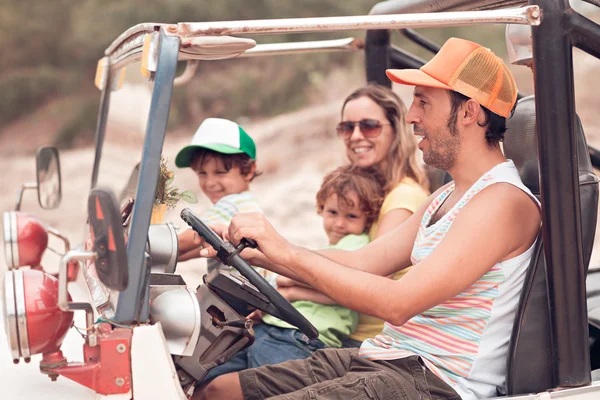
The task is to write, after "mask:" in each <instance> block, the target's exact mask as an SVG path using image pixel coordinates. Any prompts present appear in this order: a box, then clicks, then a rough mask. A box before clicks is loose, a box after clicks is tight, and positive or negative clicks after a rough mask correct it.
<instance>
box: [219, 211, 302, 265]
mask: <svg viewBox="0 0 600 400" xmlns="http://www.w3.org/2000/svg"><path fill="white" fill-rule="evenodd" d="M228 232H229V235H228V236H229V239H230V241H231V242H232V243H233V244H234V245H237V244H238V243H239V242H240V241H241V240H242V238H246V239H254V241H256V243H258V250H260V252H261V253H262V254H264V255H265V256H266V257H267V258H268V259H269V260H271V261H272V262H274V263H277V264H282V265H288V264H289V263H290V260H291V258H292V257H293V250H294V246H292V245H291V244H290V243H289V242H288V241H287V240H285V239H284V238H283V237H282V236H281V235H280V234H279V233H278V232H277V231H276V230H275V228H273V225H271V223H270V222H269V221H268V220H267V218H266V217H265V216H264V215H263V214H262V213H239V214H235V215H234V216H233V219H232V220H231V223H230V224H229V230H228Z"/></svg>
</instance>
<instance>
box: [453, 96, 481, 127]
mask: <svg viewBox="0 0 600 400" xmlns="http://www.w3.org/2000/svg"><path fill="white" fill-rule="evenodd" d="M480 114H483V110H482V109H481V105H479V103H478V102H477V101H475V100H473V99H469V100H467V101H466V102H465V103H464V104H463V107H462V110H460V111H459V117H460V120H461V122H462V124H463V125H471V124H474V123H477V122H479V119H480V117H479V115H480Z"/></svg>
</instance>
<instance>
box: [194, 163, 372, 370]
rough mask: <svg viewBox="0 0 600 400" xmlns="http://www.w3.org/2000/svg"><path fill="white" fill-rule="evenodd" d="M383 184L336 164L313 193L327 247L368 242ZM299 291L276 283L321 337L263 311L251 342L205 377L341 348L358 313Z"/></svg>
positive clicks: (361, 171)
mask: <svg viewBox="0 0 600 400" xmlns="http://www.w3.org/2000/svg"><path fill="white" fill-rule="evenodd" d="M383 187H384V180H383V177H382V176H380V175H379V174H378V173H377V172H376V171H375V170H371V169H360V168H356V167H352V166H345V167H340V168H338V169H336V170H335V171H333V172H331V173H329V174H328V175H327V176H326V177H325V178H324V179H323V183H322V185H321V188H320V190H319V192H318V193H317V212H318V213H319V215H321V216H322V217H323V228H324V230H325V233H326V234H327V237H328V239H329V247H330V248H336V249H344V250H355V249H358V248H360V247H363V246H365V245H366V244H367V243H368V242H369V237H368V234H367V232H368V230H369V228H370V226H371V224H372V223H373V222H374V221H375V219H376V217H377V215H378V213H379V208H380V207H381V204H382V202H383V197H384V189H383ZM278 284H284V285H285V278H281V279H279V280H278ZM302 290H304V288H303V287H294V288H288V287H283V288H280V291H281V292H282V294H283V295H284V297H286V298H287V300H288V301H292V302H293V303H292V305H293V306H294V307H295V308H296V309H297V310H298V311H300V313H302V314H303V315H304V316H305V317H306V318H307V319H308V320H309V321H310V322H311V323H312V324H313V325H315V327H316V328H317V330H318V331H319V339H314V340H310V339H308V337H306V336H305V335H304V334H303V333H302V332H300V331H298V330H297V329H296V328H295V327H293V326H291V325H289V324H287V323H286V322H284V321H281V320H279V319H277V318H275V317H273V316H270V315H266V316H265V317H264V318H263V322H264V323H262V324H258V325H256V326H255V327H254V331H255V341H254V343H253V344H252V346H250V347H249V348H247V349H245V350H243V351H241V352H240V353H238V354H236V355H235V356H234V357H233V358H232V359H230V360H229V361H228V362H226V363H225V364H223V365H220V366H218V367H216V368H214V369H212V370H211V371H210V372H209V373H208V375H207V376H206V378H205V379H204V380H203V381H204V382H207V381H209V380H212V379H214V378H216V377H217V376H219V375H222V374H225V373H228V372H233V371H241V370H244V369H247V368H253V367H258V366H262V365H268V364H276V363H280V362H283V361H287V360H295V359H301V358H306V357H308V356H310V355H311V354H312V353H313V352H315V351H316V350H318V349H321V348H325V347H333V348H339V347H341V345H342V340H343V339H345V338H346V337H347V336H348V335H349V334H350V333H352V332H353V331H354V329H355V328H356V324H357V323H358V313H356V312H354V311H351V310H349V309H347V308H345V307H341V306H338V305H336V304H335V303H333V302H329V305H323V304H319V303H316V302H312V301H304V300H303V301H294V296H298V297H302V296H303V293H302ZM321 301H322V300H321ZM256 314H259V313H256ZM255 318H256V315H255Z"/></svg>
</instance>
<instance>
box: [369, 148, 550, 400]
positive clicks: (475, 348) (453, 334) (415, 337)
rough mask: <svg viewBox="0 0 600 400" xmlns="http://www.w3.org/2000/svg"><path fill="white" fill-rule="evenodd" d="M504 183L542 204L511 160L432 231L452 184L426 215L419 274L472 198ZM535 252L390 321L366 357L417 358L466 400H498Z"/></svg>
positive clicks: (415, 254) (417, 253)
mask: <svg viewBox="0 0 600 400" xmlns="http://www.w3.org/2000/svg"><path fill="white" fill-rule="evenodd" d="M500 182H502V183H509V184H512V185H514V186H516V187H518V188H519V189H521V190H523V191H524V192H525V193H527V194H528V195H529V196H530V197H531V198H532V199H533V200H534V201H535V202H536V204H538V206H539V202H538V200H537V199H536V198H535V196H533V194H531V192H530V191H529V189H528V188H527V187H526V186H525V185H523V183H522V182H521V179H520V177H519V173H518V171H517V169H516V167H515V165H514V164H513V162H512V161H510V160H509V161H507V162H504V163H501V164H498V165H496V166H495V167H494V168H492V169H491V170H490V171H488V172H487V173H486V174H484V175H483V176H482V177H481V178H479V180H478V181H477V182H476V183H475V184H474V185H473V186H472V187H471V188H469V190H468V191H467V192H466V193H465V194H464V195H463V197H462V198H461V199H460V200H459V201H458V202H457V203H456V205H455V206H454V207H453V208H452V209H450V211H448V212H447V213H446V214H445V215H444V216H442V217H441V218H440V219H439V220H438V221H437V222H436V223H434V224H432V225H431V226H428V225H429V222H430V220H431V218H432V216H433V215H435V213H436V211H437V210H438V209H439V207H440V206H441V204H442V203H443V202H444V201H445V200H446V199H447V198H448V196H449V195H450V194H451V193H452V191H453V190H454V184H452V185H450V186H448V188H447V189H446V190H444V191H443V192H442V193H440V195H439V196H438V197H437V198H435V199H434V200H433V201H432V203H431V204H430V205H429V207H428V208H427V210H426V212H425V214H424V215H423V219H422V220H421V226H420V228H419V231H418V234H417V237H416V240H415V244H414V247H413V251H412V254H411V260H412V263H413V265H414V267H413V268H418V267H419V262H420V261H421V260H423V259H424V258H425V257H427V256H428V255H429V254H430V253H431V252H432V251H433V250H434V249H435V248H436V247H437V245H438V244H439V243H440V242H441V241H442V240H443V238H444V236H445V234H446V232H448V230H450V228H451V227H452V222H453V221H454V219H455V218H456V216H457V215H458V213H459V212H460V210H461V209H462V208H463V207H464V206H465V205H466V204H467V203H468V202H469V200H471V199H472V198H473V197H474V196H475V195H477V193H479V192H480V191H482V190H483V189H485V188H486V187H488V186H490V185H492V184H494V183H500ZM533 247H534V246H531V247H530V248H529V249H528V250H527V251H525V252H524V253H522V254H520V255H518V256H516V257H514V258H511V259H509V260H506V261H503V262H499V263H497V264H496V265H494V266H493V267H492V268H491V269H490V270H489V271H488V272H487V273H486V274H485V275H483V276H482V277H481V278H480V279H479V280H478V281H477V282H475V283H474V284H473V285H471V287H469V288H468V289H467V290H465V291H464V292H462V293H460V294H458V295H457V296H455V297H454V298H451V299H449V300H447V301H445V302H444V303H442V304H440V305H438V306H435V307H433V308H431V309H429V310H427V311H425V312H423V313H421V314H418V315H416V316H414V317H413V318H411V319H410V320H409V321H408V322H406V323H405V324H404V325H402V326H394V325H391V324H389V323H387V322H386V323H385V325H384V328H383V331H382V333H381V334H380V335H378V336H376V337H375V338H372V339H367V340H366V341H365V342H364V343H363V345H362V347H361V348H360V351H359V356H361V357H365V358H368V359H371V360H395V359H398V358H403V357H406V356H410V355H418V356H420V357H421V358H422V359H423V361H424V362H425V364H426V365H427V367H428V368H429V369H430V370H431V371H432V372H433V373H435V374H436V375H437V376H438V377H440V378H441V379H442V380H444V381H445V382H446V383H448V384H449V385H450V386H451V387H452V388H453V389H454V390H455V391H456V392H457V393H458V394H459V395H460V396H461V397H462V398H463V399H478V398H487V397H493V396H496V389H497V388H503V387H504V381H505V376H506V355H507V353H508V341H509V339H510V335H511V331H512V325H513V321H514V316H515V311H516V308H517V305H518V302H519V296H520V293H521V288H522V286H523V281H524V278H525V273H526V270H527V267H528V266H529V262H530V261H531V257H532V254H533Z"/></svg>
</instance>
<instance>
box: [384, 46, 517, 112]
mask: <svg viewBox="0 0 600 400" xmlns="http://www.w3.org/2000/svg"><path fill="white" fill-rule="evenodd" d="M386 73H387V76H388V78H390V79H391V80H392V81H394V82H396V83H400V84H403V85H411V86H426V87H433V88H439V89H446V90H454V91H456V92H459V93H462V94H464V95H465V96H467V97H470V98H471V99H473V100H476V101H477V102H478V103H479V104H481V105H482V106H483V107H485V108H487V109H488V110H490V111H491V112H493V113H495V114H498V115H500V116H502V117H504V118H508V117H509V116H510V112H511V110H512V108H513V106H514V104H515V101H516V100H517V84H516V83H515V78H514V77H513V75H512V73H511V72H510V70H509V69H508V67H507V66H506V65H505V64H504V62H503V61H502V60H501V59H500V57H498V56H497V55H495V54H494V53H493V52H492V51H491V50H490V49H487V48H485V47H483V46H481V45H479V44H477V43H474V42H470V41H468V40H464V39H459V38H450V39H448V40H447V41H446V43H444V45H443V46H442V48H441V49H440V51H439V52H438V53H437V54H436V55H435V56H434V57H433V58H432V59H431V60H430V61H429V62H428V63H427V64H425V65H423V66H422V67H421V68H420V69H388V70H387V71H386Z"/></svg>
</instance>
